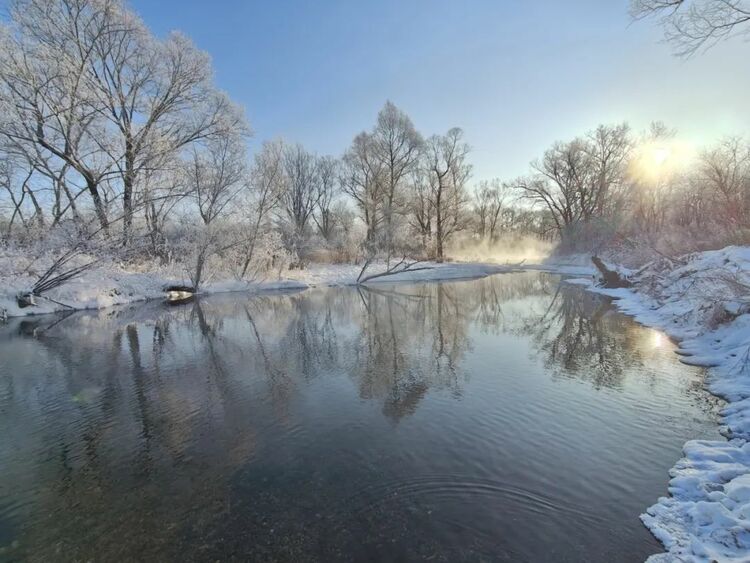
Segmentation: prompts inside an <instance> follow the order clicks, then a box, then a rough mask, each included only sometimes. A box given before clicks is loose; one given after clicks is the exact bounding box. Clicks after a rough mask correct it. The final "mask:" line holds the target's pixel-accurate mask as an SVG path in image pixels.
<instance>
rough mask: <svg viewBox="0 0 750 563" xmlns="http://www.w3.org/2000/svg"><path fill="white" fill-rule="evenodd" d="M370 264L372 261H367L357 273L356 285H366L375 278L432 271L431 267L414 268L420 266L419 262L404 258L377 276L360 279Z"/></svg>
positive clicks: (372, 275)
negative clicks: (408, 260)
mask: <svg viewBox="0 0 750 563" xmlns="http://www.w3.org/2000/svg"><path fill="white" fill-rule="evenodd" d="M371 262H372V259H368V260H367V261H366V262H365V264H364V266H363V267H362V271H361V272H360V273H359V276H358V277H357V283H358V284H363V283H367V282H368V281H371V280H374V279H377V278H383V277H385V276H395V275H396V274H403V273H404V272H418V271H420V270H432V269H433V268H432V266H420V267H418V268H417V267H415V266H417V265H418V264H421V263H422V261H421V260H415V261H414V262H407V261H406V256H404V257H403V258H401V260H399V261H398V262H397V263H396V264H394V265H393V266H391V267H389V268H387V269H386V270H385V271H384V272H379V273H377V274H371V275H369V276H365V277H362V276H363V275H364V273H365V270H367V267H368V266H369V265H370V263H371Z"/></svg>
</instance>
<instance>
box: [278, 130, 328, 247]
mask: <svg viewBox="0 0 750 563" xmlns="http://www.w3.org/2000/svg"><path fill="white" fill-rule="evenodd" d="M284 174H285V176H286V181H285V185H284V188H285V189H284V192H283V193H282V195H281V204H282V205H281V206H282V209H283V212H284V215H285V219H286V220H287V222H288V224H289V226H290V228H291V232H290V233H289V234H290V236H291V241H290V246H291V247H292V248H293V249H294V250H295V251H299V247H300V244H301V243H302V241H303V240H304V239H305V236H306V230H307V226H308V223H309V221H310V218H311V217H312V216H313V213H314V211H315V208H316V206H317V204H318V198H319V197H320V192H319V191H318V166H317V158H316V156H315V155H314V154H312V153H310V152H308V151H307V150H305V148H304V147H303V146H302V145H300V144H296V145H289V146H287V147H286V148H285V150H284Z"/></svg>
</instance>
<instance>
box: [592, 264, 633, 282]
mask: <svg viewBox="0 0 750 563" xmlns="http://www.w3.org/2000/svg"><path fill="white" fill-rule="evenodd" d="M591 261H592V262H593V263H594V266H596V269H597V270H599V272H601V274H602V283H601V286H602V287H606V288H607V289H617V288H620V287H633V283H632V282H631V281H630V280H628V279H627V278H624V277H623V276H621V275H620V274H619V273H618V272H615V271H614V270H610V269H609V268H607V266H606V265H605V264H604V262H602V259H601V258H599V257H598V256H592V257H591Z"/></svg>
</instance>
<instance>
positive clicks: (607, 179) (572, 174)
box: [514, 124, 632, 234]
mask: <svg viewBox="0 0 750 563" xmlns="http://www.w3.org/2000/svg"><path fill="white" fill-rule="evenodd" d="M631 148H632V143H631V141H630V137H629V128H628V126H627V125H626V124H622V125H616V126H600V127H598V128H597V129H596V130H595V131H593V132H591V133H588V134H587V135H586V136H584V137H579V138H576V139H573V140H572V141H569V142H557V143H555V144H554V145H552V147H551V148H550V149H548V150H547V151H545V153H544V156H543V157H542V159H541V160H540V161H535V162H533V163H532V165H531V167H532V169H533V171H534V174H533V175H532V176H531V177H528V178H520V179H518V180H516V181H515V183H514V185H515V187H516V188H517V189H518V190H519V191H520V194H521V197H523V198H525V199H527V200H529V201H531V202H532V203H537V204H541V205H543V206H544V207H545V208H547V209H548V211H549V212H550V214H551V216H552V218H553V220H554V222H555V225H556V227H557V230H558V231H559V232H560V233H561V234H564V233H565V231H566V230H567V229H568V228H569V227H571V226H573V225H576V224H578V223H579V222H583V223H586V222H588V221H590V220H591V219H592V218H594V217H600V216H603V215H605V214H606V212H607V211H611V210H612V209H613V208H614V207H616V206H613V205H612V203H613V195H614V194H615V192H616V191H617V190H618V188H621V187H622V186H623V184H624V181H625V172H626V164H627V158H628V155H629V153H630V149H631Z"/></svg>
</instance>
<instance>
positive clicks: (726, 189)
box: [698, 137, 750, 226]
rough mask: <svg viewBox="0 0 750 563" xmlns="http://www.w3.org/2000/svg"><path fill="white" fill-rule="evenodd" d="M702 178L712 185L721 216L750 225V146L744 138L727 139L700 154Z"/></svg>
mask: <svg viewBox="0 0 750 563" xmlns="http://www.w3.org/2000/svg"><path fill="white" fill-rule="evenodd" d="M698 173H699V177H700V179H701V180H702V181H703V183H704V185H705V186H707V187H709V188H710V189H711V192H712V194H713V197H714V198H715V200H716V203H717V211H718V215H719V217H721V218H722V219H723V220H724V222H726V223H728V224H730V225H733V226H738V225H742V226H747V225H748V218H747V214H748V211H750V208H749V207H748V204H750V146H748V144H747V143H746V142H745V141H744V140H743V139H741V138H738V137H732V138H728V139H725V140H723V141H722V142H721V143H719V145H718V146H716V147H715V148H713V149H710V150H706V151H704V152H703V153H702V154H701V155H700V163H699V167H698Z"/></svg>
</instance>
